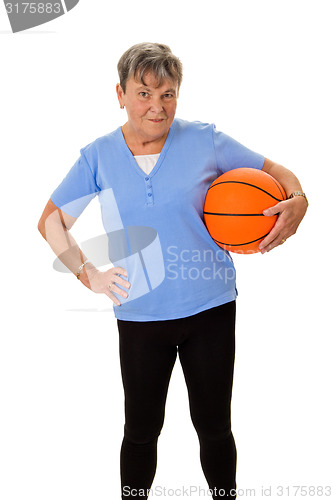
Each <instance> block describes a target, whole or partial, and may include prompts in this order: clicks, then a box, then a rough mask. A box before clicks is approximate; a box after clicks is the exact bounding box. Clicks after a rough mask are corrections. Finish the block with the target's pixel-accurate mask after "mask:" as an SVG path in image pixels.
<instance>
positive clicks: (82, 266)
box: [76, 259, 89, 280]
mask: <svg viewBox="0 0 333 500" xmlns="http://www.w3.org/2000/svg"><path fill="white" fill-rule="evenodd" d="M87 262H89V261H88V259H87V260H85V261H84V262H83V263H82V264H81V266H80V267H79V269H78V271H77V273H76V277H77V279H78V280H79V279H80V274H81V271H82V269H83V268H84V266H85V265H86V264H87Z"/></svg>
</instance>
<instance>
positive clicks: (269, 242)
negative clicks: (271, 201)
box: [259, 158, 308, 253]
mask: <svg viewBox="0 0 333 500" xmlns="http://www.w3.org/2000/svg"><path fill="white" fill-rule="evenodd" d="M262 170H263V171H264V172H267V173H268V174H270V175H271V176H272V177H274V178H275V179H276V180H277V181H278V182H279V183H280V184H281V186H282V187H283V188H284V190H285V192H286V195H287V198H288V197H289V196H290V195H291V193H294V192H295V191H302V186H301V184H300V182H299V180H298V179H297V177H296V175H294V174H293V173H292V172H291V171H290V170H288V169H287V168H285V167H282V165H279V164H278V163H274V162H272V161H271V160H268V159H267V158H265V163H264V166H263V168H262ZM307 207H308V202H307V200H306V198H304V196H295V197H294V198H291V199H287V200H285V201H281V202H280V203H277V204H276V205H274V206H273V207H271V208H268V209H267V210H264V212H263V213H264V215H265V216H272V215H274V214H279V216H278V219H277V221H276V223H275V225H274V227H273V229H272V230H271V231H270V233H269V234H268V235H267V236H266V238H264V239H263V241H262V242H261V243H260V245H259V249H260V251H261V253H265V252H269V251H270V250H272V249H273V248H275V247H276V246H278V245H281V244H282V243H284V242H285V240H286V239H287V238H289V237H290V236H292V235H293V234H295V233H296V230H297V228H298V226H299V224H300V222H301V220H302V219H303V217H304V215H305V212H306V210H307Z"/></svg>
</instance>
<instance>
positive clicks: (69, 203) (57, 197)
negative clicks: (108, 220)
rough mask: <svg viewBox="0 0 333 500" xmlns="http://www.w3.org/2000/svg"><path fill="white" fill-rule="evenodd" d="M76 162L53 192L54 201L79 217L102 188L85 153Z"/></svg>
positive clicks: (81, 151)
mask: <svg viewBox="0 0 333 500" xmlns="http://www.w3.org/2000/svg"><path fill="white" fill-rule="evenodd" d="M80 153H81V156H80V157H79V158H78V160H77V161H76V162H75V163H74V165H73V166H72V168H71V169H70V171H69V172H68V174H67V175H66V177H65V178H64V179H63V180H62V182H61V183H60V184H59V186H58V187H57V188H56V189H55V190H54V191H53V193H52V194H51V200H52V202H53V203H54V204H55V205H56V206H57V207H58V208H60V209H61V210H62V211H63V212H65V213H66V214H68V215H71V216H72V217H79V215H81V213H82V212H83V210H84V209H85V208H86V206H87V205H88V204H89V203H90V201H91V200H92V199H93V198H94V197H95V196H96V195H97V193H98V192H99V191H100V188H99V187H98V186H97V183H96V179H95V176H94V174H93V172H92V169H91V168H90V166H89V164H88V161H87V159H86V157H85V154H84V148H83V149H81V150H80Z"/></svg>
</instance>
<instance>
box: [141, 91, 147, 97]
mask: <svg viewBox="0 0 333 500" xmlns="http://www.w3.org/2000/svg"><path fill="white" fill-rule="evenodd" d="M139 95H140V96H141V97H148V95H149V94H148V92H140V93H139Z"/></svg>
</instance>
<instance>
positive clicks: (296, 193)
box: [288, 191, 309, 206]
mask: <svg viewBox="0 0 333 500" xmlns="http://www.w3.org/2000/svg"><path fill="white" fill-rule="evenodd" d="M295 196H303V197H304V198H305V201H306V203H307V204H308V206H309V202H308V199H307V197H306V194H305V193H303V191H294V192H293V193H291V195H289V196H288V200H290V199H291V198H295Z"/></svg>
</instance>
